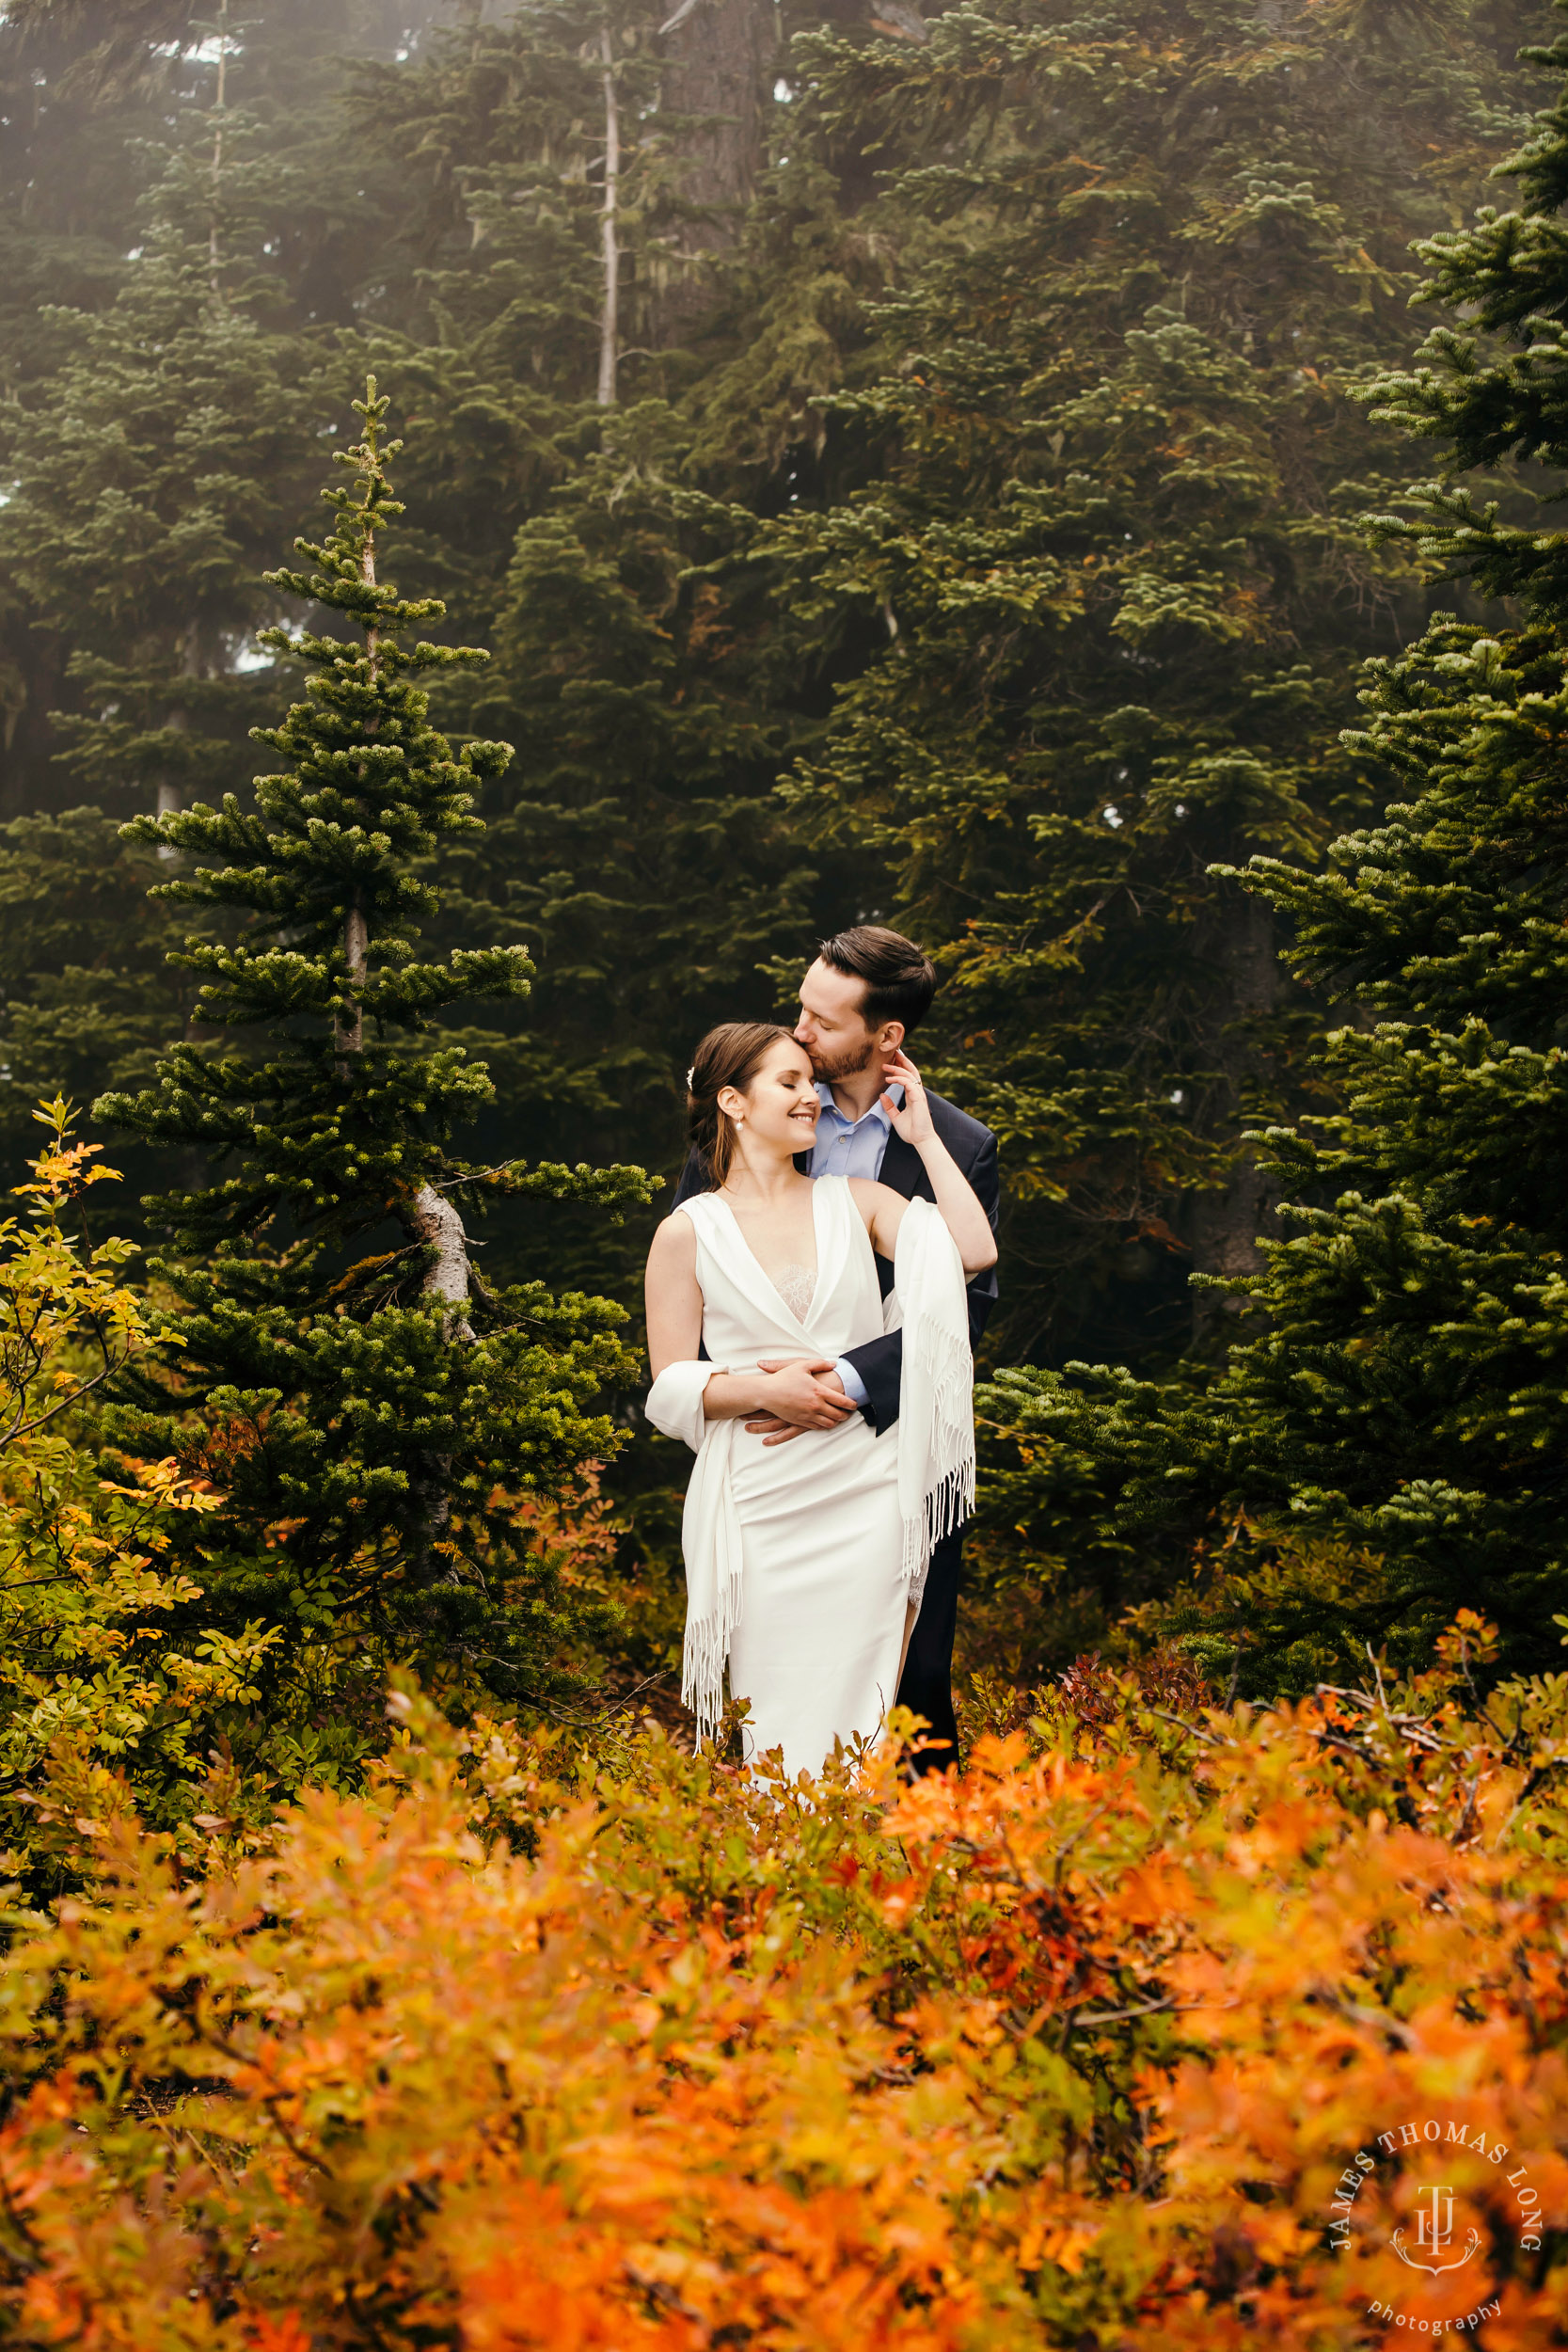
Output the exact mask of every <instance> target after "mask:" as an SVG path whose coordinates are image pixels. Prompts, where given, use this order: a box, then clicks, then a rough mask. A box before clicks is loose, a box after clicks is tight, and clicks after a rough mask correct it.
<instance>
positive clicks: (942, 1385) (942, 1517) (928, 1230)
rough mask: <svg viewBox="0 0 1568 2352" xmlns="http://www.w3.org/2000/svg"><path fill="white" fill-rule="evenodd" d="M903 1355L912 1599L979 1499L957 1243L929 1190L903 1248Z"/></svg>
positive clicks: (907, 1221) (910, 1219) (896, 1266)
mask: <svg viewBox="0 0 1568 2352" xmlns="http://www.w3.org/2000/svg"><path fill="white" fill-rule="evenodd" d="M893 1273H894V1288H893V1292H892V1295H891V1296H890V1297H889V1300H888V1306H889V1308H890V1309H892V1308H893V1306H894V1301H895V1299H896V1301H897V1309H896V1311H895V1312H894V1313H892V1314H890V1315H889V1317H888V1327H889V1328H890V1329H893V1328H895V1327H896V1326H897V1324H898V1321H899V1319H900V1318H901V1319H902V1325H903V1332H904V1363H903V1373H902V1379H901V1385H900V1388H899V1392H898V1509H899V1514H900V1516H901V1517H902V1518H903V1522H904V1549H903V1571H904V1580H905V1585H906V1588H907V1590H908V1593H909V1597H910V1598H911V1600H912V1601H915V1602H918V1601H919V1600H920V1599H921V1597H922V1596H923V1595H924V1593H925V1590H926V1571H927V1568H928V1567H929V1566H930V1565H931V1554H932V1552H933V1551H934V1550H935V1549H936V1547H937V1545H938V1544H940V1543H941V1541H942V1537H943V1536H944V1535H951V1534H954V1533H955V1531H956V1530H957V1529H958V1528H960V1527H961V1526H962V1525H963V1523H964V1521H965V1519H967V1518H968V1517H969V1515H970V1513H971V1511H973V1509H974V1359H973V1358H972V1356H971V1354H970V1349H969V1301H968V1298H967V1296H966V1295H965V1291H964V1270H963V1262H962V1260H961V1259H960V1258H959V1256H958V1246H957V1244H956V1243H955V1241H954V1239H953V1236H952V1234H951V1233H950V1232H948V1230H947V1227H946V1226H945V1224H944V1223H943V1222H942V1213H941V1211H940V1210H939V1209H937V1208H935V1207H934V1206H933V1205H932V1203H931V1202H930V1201H929V1200H911V1202H910V1205H909V1207H908V1208H907V1209H906V1210H905V1212H904V1221H903V1223H902V1224H901V1225H900V1226H899V1228H898V1241H897V1246H896V1248H895V1253H894V1263H893Z"/></svg>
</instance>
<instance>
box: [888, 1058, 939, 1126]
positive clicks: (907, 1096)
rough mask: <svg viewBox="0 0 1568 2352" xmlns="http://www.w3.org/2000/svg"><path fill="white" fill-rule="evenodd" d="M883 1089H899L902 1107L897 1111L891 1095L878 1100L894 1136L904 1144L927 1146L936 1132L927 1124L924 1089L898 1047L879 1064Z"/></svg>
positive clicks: (929, 1121) (910, 1063)
mask: <svg viewBox="0 0 1568 2352" xmlns="http://www.w3.org/2000/svg"><path fill="white" fill-rule="evenodd" d="M882 1085H883V1087H884V1088H889V1089H891V1088H893V1087H895V1086H897V1087H902V1088H903V1089H904V1105H903V1108H902V1109H901V1110H900V1109H899V1107H898V1105H897V1104H895V1101H894V1099H893V1096H892V1094H891V1092H885V1093H884V1094H883V1096H882V1108H883V1109H884V1110H885V1111H886V1112H887V1114H888V1117H889V1118H890V1119H891V1120H892V1121H893V1128H894V1133H895V1135H898V1136H902V1137H903V1139H904V1141H905V1142H906V1143H910V1144H914V1145H916V1146H919V1145H920V1144H922V1143H928V1142H929V1141H930V1139H931V1137H932V1136H934V1135H935V1133H936V1129H935V1127H934V1126H933V1125H932V1123H931V1106H930V1104H929V1103H927V1100H926V1089H925V1086H924V1084H923V1083H922V1081H921V1076H920V1073H919V1071H918V1070H917V1069H916V1068H915V1066H914V1064H913V1062H912V1061H911V1059H910V1057H909V1056H908V1054H906V1053H905V1051H904V1049H903V1047H902V1046H898V1047H896V1048H895V1051H894V1052H893V1053H891V1054H890V1055H889V1056H888V1057H887V1059H886V1061H885V1062H884V1063H883V1064H882Z"/></svg>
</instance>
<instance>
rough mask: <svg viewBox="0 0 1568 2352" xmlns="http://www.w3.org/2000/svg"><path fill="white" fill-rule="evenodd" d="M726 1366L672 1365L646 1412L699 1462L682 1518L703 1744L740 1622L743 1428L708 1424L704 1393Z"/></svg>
mask: <svg viewBox="0 0 1568 2352" xmlns="http://www.w3.org/2000/svg"><path fill="white" fill-rule="evenodd" d="M724 1369H725V1367H724V1366H723V1365H722V1364H703V1363H680V1364H666V1366H665V1368H664V1370H663V1371H662V1372H661V1373H660V1374H659V1375H658V1378H657V1380H656V1381H655V1382H654V1385H653V1387H652V1388H651V1389H650V1390H649V1391H648V1402H647V1405H646V1406H645V1407H644V1410H645V1411H646V1413H647V1416H648V1419H649V1420H650V1421H651V1422H653V1425H654V1427H655V1428H656V1429H657V1430H659V1431H660V1432H661V1433H662V1434H663V1436H665V1437H666V1438H679V1439H681V1440H683V1441H684V1443H686V1444H687V1445H689V1447H690V1448H691V1451H692V1452H693V1454H695V1455H696V1456H697V1459H696V1461H695V1462H694V1463H693V1464H692V1468H691V1478H690V1483H689V1486H687V1489H686V1508H685V1510H684V1511H683V1512H682V1514H681V1549H682V1551H683V1552H684V1554H685V1556H686V1647H685V1650H684V1652H683V1654H682V1658H681V1699H682V1702H683V1704H684V1705H686V1706H687V1707H689V1708H690V1709H691V1712H692V1714H693V1715H694V1716H695V1717H696V1719H697V1738H698V1740H699V1742H701V1741H702V1740H705V1739H711V1738H712V1737H713V1735H714V1733H715V1732H717V1730H718V1728H719V1719H720V1717H721V1715H722V1713H723V1711H724V1668H725V1666H726V1665H727V1664H728V1662H729V1655H730V1636H731V1634H732V1633H733V1632H734V1631H735V1629H736V1626H737V1625H738V1624H739V1623H740V1606H741V1601H742V1599H743V1597H744V1594H743V1591H742V1581H741V1574H740V1567H741V1547H740V1514H739V1512H738V1511H737V1510H736V1507H735V1489H734V1487H733V1486H732V1485H731V1483H730V1462H731V1457H732V1456H733V1454H734V1453H735V1432H736V1423H735V1422H733V1421H705V1419H704V1417H703V1392H704V1391H705V1389H706V1387H707V1384H708V1382H709V1381H710V1380H711V1379H712V1377H713V1375H714V1374H715V1373H716V1372H722V1371H723V1370H724Z"/></svg>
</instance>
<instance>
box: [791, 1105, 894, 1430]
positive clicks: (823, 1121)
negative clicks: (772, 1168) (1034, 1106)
mask: <svg viewBox="0 0 1568 2352" xmlns="http://www.w3.org/2000/svg"><path fill="white" fill-rule="evenodd" d="M900 1091H901V1089H900ZM816 1099H817V1101H818V1102H819V1103H820V1104H821V1105H822V1116H821V1118H820V1119H819V1120H817V1122H816V1143H815V1144H814V1145H813V1147H812V1154H811V1173H812V1175H813V1176H868V1177H870V1179H871V1180H872V1182H873V1183H875V1182H876V1180H877V1179H878V1177H879V1176H880V1174H881V1172H882V1162H883V1160H884V1159H885V1158H886V1156H887V1139H888V1136H889V1135H890V1134H891V1133H892V1129H893V1121H892V1120H890V1119H889V1117H888V1115H887V1113H886V1111H885V1110H883V1108H882V1105H881V1103H880V1102H879V1101H878V1102H875V1103H873V1104H872V1105H871V1108H870V1109H869V1110H868V1111H867V1112H866V1113H865V1114H864V1116H863V1118H861V1119H846V1117H845V1116H844V1113H843V1112H842V1111H841V1110H840V1109H839V1107H838V1104H836V1103H835V1102H834V1101H833V1090H832V1087H831V1086H829V1084H828V1082H827V1080H826V1079H825V1078H819V1079H818V1080H817V1082H816ZM833 1370H834V1371H835V1372H836V1373H837V1375H838V1376H839V1378H840V1379H841V1380H842V1381H843V1383H844V1393H845V1395H846V1396H847V1398H848V1399H849V1401H850V1403H851V1404H852V1405H858V1406H860V1407H861V1409H862V1411H863V1410H864V1409H865V1407H866V1406H867V1405H868V1404H869V1403H870V1401H871V1400H870V1398H869V1397H868V1396H867V1395H866V1393H865V1383H864V1381H863V1379H862V1378H861V1376H860V1374H859V1373H858V1372H857V1371H856V1370H855V1367H854V1365H853V1364H852V1363H851V1362H850V1361H849V1359H848V1358H847V1356H841V1357H840V1358H839V1359H838V1361H837V1362H836V1363H835V1364H834V1366H833Z"/></svg>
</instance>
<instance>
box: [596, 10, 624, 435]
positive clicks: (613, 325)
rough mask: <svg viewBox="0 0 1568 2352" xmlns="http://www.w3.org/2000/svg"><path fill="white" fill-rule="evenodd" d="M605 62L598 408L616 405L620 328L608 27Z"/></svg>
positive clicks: (615, 123) (617, 119)
mask: <svg viewBox="0 0 1568 2352" xmlns="http://www.w3.org/2000/svg"><path fill="white" fill-rule="evenodd" d="M599 55H600V56H602V58H603V59H604V207H603V211H602V214H601V215H600V224H599V238H600V246H601V250H602V252H603V256H604V294H603V307H602V309H601V311H600V314H599V406H600V407H601V408H610V407H612V406H613V405H614V402H615V366H616V358H617V348H618V342H619V337H620V326H621V246H620V224H619V222H618V220H617V218H616V208H617V205H618V203H619V200H620V189H621V115H620V108H619V106H618V104H617V103H616V96H615V57H614V52H613V50H612V48H611V46H610V27H609V25H608V24H604V25H601V26H600V28H599Z"/></svg>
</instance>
